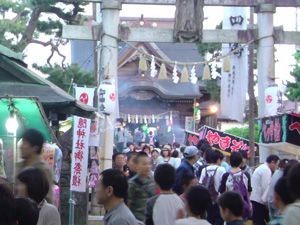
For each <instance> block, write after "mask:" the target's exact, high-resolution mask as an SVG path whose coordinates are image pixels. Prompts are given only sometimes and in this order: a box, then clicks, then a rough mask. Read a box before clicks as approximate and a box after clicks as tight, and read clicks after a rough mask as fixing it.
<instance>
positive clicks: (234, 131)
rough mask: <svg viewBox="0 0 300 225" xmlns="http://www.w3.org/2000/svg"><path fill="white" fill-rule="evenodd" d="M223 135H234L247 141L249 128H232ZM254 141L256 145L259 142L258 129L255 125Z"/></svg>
mask: <svg viewBox="0 0 300 225" xmlns="http://www.w3.org/2000/svg"><path fill="white" fill-rule="evenodd" d="M225 133H228V134H231V135H235V136H238V137H241V138H245V139H247V140H249V127H248V126H246V127H242V128H238V127H234V128H231V129H228V130H226V131H225ZM254 140H255V142H257V143H258V142H259V127H258V124H257V123H256V124H255V126H254Z"/></svg>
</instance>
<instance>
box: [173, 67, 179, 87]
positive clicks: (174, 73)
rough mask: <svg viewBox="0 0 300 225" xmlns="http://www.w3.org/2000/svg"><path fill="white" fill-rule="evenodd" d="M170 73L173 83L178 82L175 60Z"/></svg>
mask: <svg viewBox="0 0 300 225" xmlns="http://www.w3.org/2000/svg"><path fill="white" fill-rule="evenodd" d="M172 75H173V77H172V79H173V82H174V83H175V84H177V83H178V82H179V77H178V73H177V63H176V62H175V66H174V68H173V73H172Z"/></svg>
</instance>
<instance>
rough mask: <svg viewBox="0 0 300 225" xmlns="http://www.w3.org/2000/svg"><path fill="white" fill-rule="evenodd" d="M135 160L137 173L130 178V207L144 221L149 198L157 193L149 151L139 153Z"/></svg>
mask: <svg viewBox="0 0 300 225" xmlns="http://www.w3.org/2000/svg"><path fill="white" fill-rule="evenodd" d="M134 161H135V164H136V173H137V174H136V175H135V176H134V177H132V178H131V179H130V180H129V189H128V207H129V208H130V210H131V211H132V213H133V215H134V216H135V217H136V218H137V219H138V220H140V221H144V219H145V214H144V212H145V208H146V203H147V200H148V199H149V198H151V197H153V196H154V195H155V190H156V189H155V183H154V181H153V178H152V177H151V160H150V158H149V157H148V155H147V153H145V152H139V153H137V155H136V157H135V158H134Z"/></svg>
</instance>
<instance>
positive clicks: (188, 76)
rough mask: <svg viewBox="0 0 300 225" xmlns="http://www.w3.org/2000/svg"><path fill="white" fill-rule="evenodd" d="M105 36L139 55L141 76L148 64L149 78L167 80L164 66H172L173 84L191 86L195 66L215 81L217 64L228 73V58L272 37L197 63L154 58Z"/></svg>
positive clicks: (240, 46)
mask: <svg viewBox="0 0 300 225" xmlns="http://www.w3.org/2000/svg"><path fill="white" fill-rule="evenodd" d="M104 35H106V36H109V37H111V38H115V39H117V40H118V41H122V42H124V43H126V44H127V45H129V46H130V47H131V48H133V49H135V50H136V51H137V52H138V53H139V54H140V57H139V70H140V71H141V74H142V76H145V73H146V72H147V71H148V63H147V61H149V62H150V76H151V77H152V78H155V77H157V78H158V80H168V79H169V77H168V76H167V68H166V64H168V65H174V66H173V71H172V80H173V82H174V83H175V84H178V83H179V81H180V83H188V82H191V83H192V84H196V83H197V82H198V76H197V75H196V67H197V66H203V65H204V68H203V75H202V80H211V79H216V78H217V77H220V74H219V73H218V72H217V71H216V67H217V62H220V61H222V69H223V71H224V72H230V71H231V61H230V56H232V55H234V54H235V53H237V52H239V51H241V50H242V49H244V48H245V47H247V46H248V45H250V44H252V43H254V42H256V41H258V40H261V39H265V38H268V37H271V36H272V35H267V36H263V37H260V38H257V39H253V40H250V41H249V42H247V43H245V44H243V45H238V46H237V47H236V48H235V49H232V50H230V51H229V52H228V53H227V54H223V55H221V54H220V55H218V56H213V57H212V58H211V59H209V60H205V61H198V62H179V61H168V60H165V59H162V58H159V57H156V56H154V55H150V54H148V53H146V52H145V51H144V50H143V49H141V48H138V47H136V46H134V45H132V44H131V43H130V42H128V41H126V40H122V39H120V38H118V37H115V36H113V35H110V34H106V33H105V34H104ZM156 62H157V63H159V62H160V69H159V71H157V69H156ZM178 66H183V69H182V70H181V76H180V77H179V76H178ZM189 66H191V67H192V68H191V69H190V72H189V69H188V67H189Z"/></svg>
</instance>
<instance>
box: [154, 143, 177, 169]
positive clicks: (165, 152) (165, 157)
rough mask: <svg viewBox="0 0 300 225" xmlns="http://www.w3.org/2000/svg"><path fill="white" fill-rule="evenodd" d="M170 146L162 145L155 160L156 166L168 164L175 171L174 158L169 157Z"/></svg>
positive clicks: (175, 163) (175, 162)
mask: <svg viewBox="0 0 300 225" xmlns="http://www.w3.org/2000/svg"><path fill="white" fill-rule="evenodd" d="M171 152H172V149H171V146H170V145H164V146H163V148H162V149H161V152H160V154H161V155H160V156H159V157H158V158H157V165H159V164H163V163H168V164H170V165H171V166H173V167H174V168H175V169H177V161H176V159H175V158H173V157H171Z"/></svg>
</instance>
